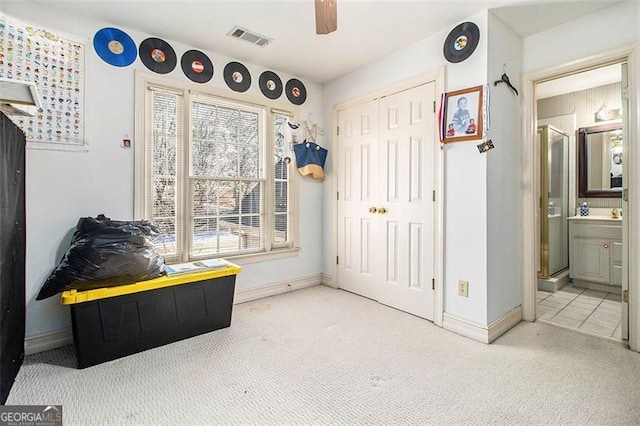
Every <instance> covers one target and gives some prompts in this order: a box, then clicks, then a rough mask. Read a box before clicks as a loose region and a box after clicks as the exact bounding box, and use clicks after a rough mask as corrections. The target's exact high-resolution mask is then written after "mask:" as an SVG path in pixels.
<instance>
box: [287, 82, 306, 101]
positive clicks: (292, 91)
mask: <svg viewBox="0 0 640 426" xmlns="http://www.w3.org/2000/svg"><path fill="white" fill-rule="evenodd" d="M285 93H286V94H287V99H289V102H291V103H292V104H294V105H302V104H303V103H304V101H306V100H307V89H306V88H305V87H304V84H302V82H301V81H300V80H298V79H295V78H292V79H291V80H289V81H287V85H286V87H285Z"/></svg>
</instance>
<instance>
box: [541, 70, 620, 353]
mask: <svg viewBox="0 0 640 426" xmlns="http://www.w3.org/2000/svg"><path fill="white" fill-rule="evenodd" d="M626 62H627V61H626V58H623V59H619V60H615V61H611V62H608V63H606V64H602V65H597V66H591V67H589V69H583V70H577V71H574V72H572V73H570V74H569V75H566V74H565V75H561V76H557V77H550V78H545V79H541V80H539V81H535V82H534V84H535V94H536V108H535V111H536V113H535V118H536V130H537V132H538V135H539V137H538V138H537V140H536V147H535V155H536V161H535V164H537V166H536V169H537V173H536V178H535V182H536V187H537V188H538V189H537V198H538V199H539V205H538V209H537V210H536V211H537V214H536V221H535V223H536V235H538V236H539V240H538V242H537V249H536V253H537V257H536V262H537V266H538V268H537V270H538V273H537V286H536V291H537V299H536V301H537V303H536V305H535V308H536V309H535V312H536V317H535V318H536V319H537V320H540V321H544V322H549V323H552V324H556V325H560V326H562V327H565V328H571V329H575V330H578V331H581V332H586V333H589V334H594V335H598V336H603V337H607V338H610V339H614V340H618V341H620V340H628V304H627V303H626V302H625V301H624V299H625V297H626V294H627V290H628V278H627V275H628V274H627V273H626V271H627V265H626V258H627V256H626V252H627V250H626V247H627V244H628V241H626V240H627V235H628V233H626V232H623V229H624V228H625V226H628V225H627V224H626V222H627V221H626V219H625V216H624V214H623V212H624V211H626V210H627V209H626V200H625V198H624V197H623V188H626V187H627V184H626V182H625V181H624V179H625V178H624V176H625V175H626V176H628V173H626V172H625V170H628V164H625V162H623V161H622V159H623V158H624V145H625V144H628V141H627V142H624V139H625V138H624V134H625V129H626V128H627V122H626V121H627V116H626V112H627V111H628V108H627V106H626V105H625V99H624V98H623V88H626V87H627V81H626V69H627V63H626ZM554 146H555V149H554ZM565 156H567V157H568V164H567V163H566V162H565V161H566V158H565ZM626 163H628V162H626ZM565 190H568V200H561V197H560V198H558V196H559V195H561V194H562V193H563V192H564V191H565ZM558 202H562V203H563V205H562V206H558ZM567 210H568V211H567ZM554 247H555V249H554ZM565 251H566V254H567V255H568V264H567V265H566V268H563V266H564V265H565V263H564V260H565V258H564V255H565ZM552 254H553V256H552Z"/></svg>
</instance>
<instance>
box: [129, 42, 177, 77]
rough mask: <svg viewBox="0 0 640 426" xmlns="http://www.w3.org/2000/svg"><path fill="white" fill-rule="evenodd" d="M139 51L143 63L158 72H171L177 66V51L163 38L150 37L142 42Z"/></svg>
mask: <svg viewBox="0 0 640 426" xmlns="http://www.w3.org/2000/svg"><path fill="white" fill-rule="evenodd" d="M138 53H139V54H140V60H142V63H143V64H144V65H145V66H146V67H147V68H149V69H150V70H151V71H153V72H156V73H158V74H167V73H170V72H171V71H173V69H174V68H175V67H176V62H177V60H176V52H175V51H174V50H173V47H171V45H170V44H169V43H167V42H166V41H164V40H162V39H159V38H155V37H149V38H148V39H146V40H144V41H143V42H142V43H140V47H139V49H138Z"/></svg>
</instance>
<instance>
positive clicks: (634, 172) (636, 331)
mask: <svg viewBox="0 0 640 426" xmlns="http://www.w3.org/2000/svg"><path fill="white" fill-rule="evenodd" d="M625 57H627V58H628V64H629V92H630V93H629V96H630V101H629V104H630V106H631V110H630V111H629V120H628V123H627V128H628V129H629V141H635V142H637V141H638V140H640V139H639V137H640V77H639V76H638V73H639V72H640V43H634V44H630V45H625V46H621V47H619V48H617V49H612V50H609V51H608V52H606V53H602V54H599V55H594V56H591V57H588V58H585V59H582V60H579V61H573V62H570V63H567V64H562V65H559V66H556V67H553V68H548V69H544V70H540V71H533V72H530V73H526V74H524V76H523V79H522V88H523V96H522V99H523V105H522V106H523V132H524V133H523V135H522V140H523V143H524V149H523V151H522V152H523V155H522V169H523V174H522V188H523V190H522V211H521V214H522V220H523V240H522V241H523V253H524V258H523V264H522V317H523V320H525V321H535V319H536V295H537V293H536V289H537V271H536V265H535V253H536V252H537V250H539V247H538V240H537V238H536V234H535V226H536V225H535V216H534V210H535V208H536V206H537V200H536V193H537V185H538V182H537V181H536V179H535V170H534V161H535V158H536V149H535V132H536V126H535V117H536V102H535V82H536V81H540V80H544V79H548V78H552V77H558V76H561V75H563V74H570V73H574V72H576V71H578V70H581V69H585V68H590V67H595V66H599V65H601V64H603V63H606V62H611V61H614V60H618V59H621V58H625ZM634 145H637V143H635V144H632V143H628V144H627V146H625V149H627V147H629V148H630V149H629V153H628V154H626V155H628V157H627V158H628V159H629V161H630V164H634V165H636V166H635V167H632V168H630V176H629V177H628V179H626V181H627V185H628V186H627V187H628V190H629V208H628V210H629V212H624V214H625V215H626V220H628V221H629V235H628V238H626V244H627V245H628V247H629V258H630V259H638V258H639V256H640V245H638V243H637V242H638V241H640V223H639V222H640V221H638V218H640V185H635V184H634V182H637V181H638V179H640V149H636V150H634V149H633V148H634V147H633V146H634ZM532 248H533V249H532ZM627 264H628V271H629V277H628V280H629V348H630V349H631V350H634V351H637V352H640V342H639V341H638V339H639V338H640V309H639V308H640V284H639V283H638V278H639V274H640V268H638V266H637V265H636V262H627Z"/></svg>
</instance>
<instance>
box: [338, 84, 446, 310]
mask: <svg viewBox="0 0 640 426" xmlns="http://www.w3.org/2000/svg"><path fill="white" fill-rule="evenodd" d="M434 100H435V84H434V83H428V84H425V85H422V86H419V87H416V88H413V89H409V90H405V91H402V92H399V93H396V94H393V95H390V96H386V97H384V98H382V99H380V100H376V101H371V102H367V103H364V104H359V105H357V106H354V107H352V108H349V109H346V110H342V111H340V112H339V114H338V123H339V126H340V135H339V137H338V147H339V148H338V151H339V152H338V154H339V157H338V158H339V159H338V163H339V170H338V173H339V192H340V198H339V201H338V255H339V259H340V261H339V264H338V285H339V286H340V287H341V288H344V289H345V290H349V291H352V292H354V293H357V294H360V295H363V296H366V297H369V298H372V299H375V300H378V301H380V302H381V303H384V304H386V305H389V306H392V307H394V308H397V309H400V310H403V311H405V312H409V313H411V314H414V315H417V316H420V317H423V318H427V319H429V320H433V290H432V287H431V280H432V278H433V273H434V247H435V232H434V230H435V224H434V202H433V200H432V191H433V189H434V179H435V176H434V165H435V150H436V149H437V143H436V141H435V132H434V129H435V114H434V113H433V102H434ZM373 208H375V212H373V210H372V209H373Z"/></svg>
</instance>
